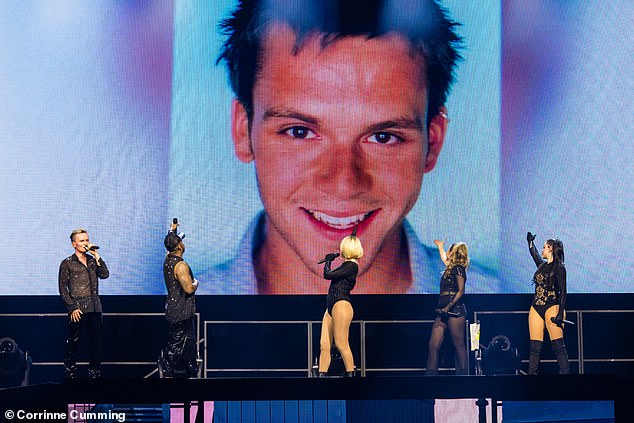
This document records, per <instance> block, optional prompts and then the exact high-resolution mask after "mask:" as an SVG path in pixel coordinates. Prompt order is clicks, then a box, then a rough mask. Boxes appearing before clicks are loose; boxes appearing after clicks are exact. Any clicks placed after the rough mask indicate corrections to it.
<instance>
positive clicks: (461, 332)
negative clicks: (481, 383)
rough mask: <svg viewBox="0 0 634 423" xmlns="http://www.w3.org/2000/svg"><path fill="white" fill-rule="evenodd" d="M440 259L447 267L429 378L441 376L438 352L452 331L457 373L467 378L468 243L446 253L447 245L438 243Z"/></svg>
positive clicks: (431, 340)
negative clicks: (464, 299) (465, 301)
mask: <svg viewBox="0 0 634 423" xmlns="http://www.w3.org/2000/svg"><path fill="white" fill-rule="evenodd" d="M434 244H436V247H438V253H439V254H440V259H441V260H442V261H443V263H444V264H445V266H447V268H446V269H445V271H444V272H443V275H442V278H441V279H440V296H439V297H438V307H437V308H436V319H435V320H434V325H433V326H432V329H431V336H430V338H429V355H428V356H427V372H426V374H427V375H429V376H435V375H437V374H438V351H439V350H440V347H441V345H442V343H443V340H444V338H445V331H446V330H447V329H449V333H450V334H451V340H452V341H453V345H454V348H455V349H456V374H457V375H466V374H467V373H468V369H467V349H466V347H465V324H466V316H467V309H466V308H465V305H464V301H463V295H464V290H465V282H466V281H467V272H466V269H467V267H469V251H468V248H467V244H465V243H464V242H460V243H457V244H453V245H452V246H451V247H450V248H449V251H447V252H445V247H444V244H445V243H444V242H443V241H439V240H435V241H434Z"/></svg>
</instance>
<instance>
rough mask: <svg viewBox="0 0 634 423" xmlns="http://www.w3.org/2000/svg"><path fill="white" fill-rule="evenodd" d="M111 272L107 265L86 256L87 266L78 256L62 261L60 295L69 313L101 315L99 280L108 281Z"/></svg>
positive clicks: (74, 255) (59, 283) (60, 267)
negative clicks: (94, 313)
mask: <svg viewBox="0 0 634 423" xmlns="http://www.w3.org/2000/svg"><path fill="white" fill-rule="evenodd" d="M108 276H110V271H109V270H108V267H107V266H106V263H105V262H104V261H103V260H102V259H99V265H97V261H96V260H95V258H94V257H92V256H91V255H86V266H84V264H83V263H82V262H81V261H79V257H77V255H76V254H73V255H71V256H70V257H67V258H65V259H64V260H62V262H61V264H60V265H59V276H58V279H57V280H58V285H59V295H61V297H62V300H63V301H64V305H65V306H66V309H67V310H68V312H69V313H72V312H73V311H74V310H77V309H79V310H81V312H82V313H92V312H96V313H101V301H100V300H99V279H107V278H108Z"/></svg>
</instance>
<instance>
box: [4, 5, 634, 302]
mask: <svg viewBox="0 0 634 423" xmlns="http://www.w3.org/2000/svg"><path fill="white" fill-rule="evenodd" d="M159 3H160V4H159ZM249 3H250V2H249ZM301 3H302V2H297V1H291V2H289V1H273V0H270V1H262V2H258V6H257V8H256V10H255V11H252V12H251V11H249V10H248V8H244V7H243V8H239V7H240V5H239V2H238V1H237V0H236V1H214V2H207V1H195V2H181V1H172V2H167V1H166V2H141V3H121V4H119V3H117V4H109V5H104V4H100V5H87V4H84V3H83V2H73V1H68V2H64V3H62V4H61V6H60V8H58V9H56V10H55V11H50V10H48V8H38V7H37V4H38V3H37V2H34V3H29V4H24V3H21V4H6V5H2V6H1V7H2V8H3V9H5V10H4V11H3V13H2V16H4V17H6V16H13V17H14V18H12V19H11V20H6V19H5V20H6V22H2V23H3V25H2V29H0V39H2V41H3V45H5V46H7V48H6V49H3V52H2V53H0V65H1V67H0V69H1V70H0V91H1V92H2V102H0V110H1V111H2V114H1V117H0V140H1V142H0V152H1V153H2V157H3V159H4V160H3V170H2V171H1V172H2V178H1V179H0V192H1V193H2V197H3V201H2V203H1V204H0V213H1V215H2V216H3V219H5V222H6V224H5V236H6V237H7V239H9V240H11V239H12V240H18V239H23V238H24V237H25V235H27V234H28V238H29V240H30V241H29V243H28V248H26V249H24V248H21V249H16V245H17V244H16V242H13V241H12V242H4V243H2V244H1V246H0V249H1V250H2V251H0V272H2V275H3V277H2V279H0V294H5V295H16V294H27V295H28V294H52V295H53V294H56V293H57V283H56V282H57V281H56V277H57V268H58V266H59V263H60V261H61V260H62V259H63V258H64V257H66V256H68V255H70V254H72V252H73V250H72V248H71V245H70V242H69V239H68V235H69V234H70V232H71V231H72V230H73V229H75V228H76V227H85V228H86V229H88V230H89V232H90V234H91V240H92V241H93V242H94V243H97V244H99V245H100V246H101V249H100V251H102V254H101V255H102V257H103V258H104V260H105V261H106V262H107V263H108V267H109V268H110V271H111V277H110V279H108V280H107V281H105V282H103V283H102V286H101V292H102V293H104V294H126V295H135V294H138V295H147V294H163V293H164V290H165V288H164V284H163V280H162V262H163V258H164V255H165V250H164V248H163V245H162V238H163V236H164V234H165V232H166V231H167V228H168V226H169V222H170V221H171V217H173V216H177V217H179V220H180V222H181V229H182V230H184V231H186V232H187V240H188V250H187V253H186V257H185V258H186V259H187V260H188V262H189V263H190V265H191V267H192V269H193V271H194V273H195V274H196V276H197V277H198V279H199V280H200V284H201V285H200V288H199V291H198V294H199V295H200V294H304V293H324V292H325V291H326V290H327V288H328V282H327V281H325V280H323V278H322V277H321V271H322V267H321V266H322V265H318V264H317V262H318V261H319V260H320V259H321V258H323V256H324V255H325V254H326V253H329V252H334V251H337V250H338V248H339V241H340V240H341V238H343V237H344V236H346V235H349V234H350V232H351V231H352V229H353V228H354V227H357V230H358V235H359V237H360V239H361V241H362V243H363V245H364V249H365V255H364V257H363V258H361V259H360V260H359V264H360V274H359V277H358V282H357V286H356V287H355V292H358V293H374V294H390V293H435V292H437V290H438V279H439V277H440V272H441V270H442V268H443V265H442V262H441V260H440V258H439V257H438V252H437V250H436V249H435V247H434V244H433V241H434V240H435V239H443V240H445V241H446V242H447V243H448V244H450V243H452V242H459V241H462V242H466V243H467V244H468V246H469V255H470V258H471V266H470V268H469V270H468V274H467V292H468V293H495V292H500V293H514V292H516V293H522V292H531V290H532V286H531V278H532V273H533V271H534V269H533V268H532V266H533V264H532V260H531V259H530V256H529V255H528V250H527V247H526V240H525V238H526V232H527V231H532V232H536V233H537V235H538V240H537V241H541V242H543V241H545V240H546V239H547V238H555V237H558V238H561V239H562V240H563V241H564V245H565V248H566V263H567V270H568V278H569V283H568V289H569V291H570V292H618V291H625V292H632V288H631V287H629V285H627V284H626V283H625V282H624V281H623V280H622V279H619V278H618V277H616V275H619V274H625V273H626V270H627V269H629V268H631V266H632V264H633V263H632V258H628V257H623V256H622V255H620V254H618V252H617V250H616V249H608V250H609V251H606V252H604V253H603V256H602V261H604V264H603V265H599V264H597V262H598V261H599V260H595V259H590V250H589V247H590V246H591V245H596V243H597V242H599V243H600V244H607V245H619V244H620V242H622V240H623V239H624V237H625V238H629V237H631V236H632V235H633V234H632V233H631V231H632V229H631V228H630V226H628V225H627V224H626V223H628V221H630V220H631V209H632V205H634V198H633V195H632V194H631V193H630V191H629V189H628V181H629V180H630V179H631V178H632V171H631V166H629V165H628V164H627V163H626V162H625V161H626V157H628V156H629V155H630V154H631V153H632V152H633V151H632V149H633V147H632V145H633V143H631V142H630V140H629V138H627V137H629V134H630V133H632V129H633V128H632V126H633V124H632V123H631V122H630V121H629V120H627V119H625V118H624V117H623V116H624V115H625V114H627V113H625V114H624V113H623V110H628V111H629V110H631V109H632V104H631V103H632V100H631V99H629V98H624V97H623V95H622V94H621V91H622V90H619V89H618V83H617V82H618V81H629V80H630V78H631V75H627V72H631V71H629V70H628V69H629V68H627V67H625V66H618V63H621V62H622V61H623V58H622V57H623V56H627V55H626V54H625V52H626V49H627V48H628V47H627V43H625V40H624V39H622V38H618V37H617V38H614V37H612V35H611V34H614V33H618V31H619V30H622V31H624V32H623V33H627V32H626V31H625V29H626V28H627V20H628V19H627V17H628V16H631V15H632V14H631V10H630V11H624V10H622V8H620V9H618V10H617V8H613V7H607V8H606V7H602V8H601V10H602V13H603V15H597V14H595V13H588V8H592V7H596V4H594V3H596V2H584V4H583V5H570V4H566V5H553V4H551V2H544V3H543V4H541V3H537V4H533V5H531V6H530V7H528V6H522V5H518V4H516V2H502V3H500V2H496V1H490V2H487V4H486V5H483V4H482V3H478V4H473V5H472V4H471V3H472V2H458V1H444V2H440V3H441V4H442V7H443V9H442V11H440V9H437V8H436V7H435V5H434V4H433V3H431V2H429V1H424V0H421V1H407V2H405V1H397V0H391V1H382V2H376V6H377V7H376V9H374V7H373V6H372V5H365V7H363V8H358V9H355V7H357V6H355V3H357V2H346V4H347V6H346V7H341V8H334V9H328V8H327V7H325V6H324V5H323V4H322V2H314V1H311V2H306V3H305V4H304V5H303V6H301V5H300V4H301ZM323 3H324V4H331V3H333V2H323ZM370 3H372V2H370ZM593 4H594V6H593ZM4 12H6V13H4ZM527 14H528V16H530V17H531V19H525V18H524V16H527ZM350 16H355V19H354V20H350ZM439 19H440V22H441V23H440V24H439V23H438V22H439ZM221 22H224V24H223V25H222V28H221V27H220V26H219V25H220V24H221ZM453 22H456V23H458V25H454V24H453ZM554 22H556V23H557V25H551V24H552V23H554ZM602 22H610V25H602ZM369 23H371V25H370V24H369ZM232 25H233V26H232ZM239 25H246V26H247V27H249V28H251V29H253V30H254V31H255V32H254V34H252V35H254V36H253V37H251V38H252V39H255V40H256V42H255V43H254V44H253V45H248V46H246V47H245V46H238V47H242V49H240V48H237V47H236V45H235V44H236V42H235V39H234V40H233V41H232V39H231V35H232V34H236V33H239V31H237V30H236V26H239ZM368 25H370V26H368ZM551 27H552V28H553V29H552V30H549V29H548V28H551ZM555 28H556V30H555ZM430 31H431V33H430ZM442 31H450V33H446V32H445V33H442ZM440 33H442V34H441V35H442V36H440V35H439V34H440ZM452 34H455V35H456V37H455V38H452ZM430 37H431V38H433V39H434V43H432V44H433V45H430V43H429V39H430ZM443 37H444V42H445V47H444V48H445V50H442V53H443V54H444V55H440V56H434V49H438V45H437V44H438V42H441V41H443ZM447 37H449V38H447ZM459 39H460V40H459ZM439 40H440V41H439ZM571 40H575V42H574V43H573V42H571ZM232 42H233V45H232ZM447 46H449V48H448V49H447V48H446V47H447ZM232 53H233V54H234V56H233V58H231V57H229V56H230V54H232ZM454 53H455V54H459V55H460V56H461V57H462V60H460V59H459V58H458V57H457V56H452V54H454ZM447 54H449V56H447ZM219 57H220V58H221V59H220V61H219V62H218V63H217V59H218V58H219ZM232 60H233V62H232ZM439 61H440V64H441V67H444V70H445V72H446V75H445V79H446V83H447V85H446V87H445V88H446V89H443V88H441V89H440V92H441V93H444V94H446V95H441V96H440V97H439V96H438V91H439V89H438V85H437V84H438V81H437V80H436V79H433V78H432V80H431V81H430V77H429V76H430V69H431V70H433V69H434V66H437V65H438V64H439ZM238 62H240V63H241V69H242V70H240V71H239V72H238V71H237V70H236V68H235V67H234V68H232V67H231V64H232V63H233V64H236V63H238ZM249 63H251V65H252V67H253V68H252V69H251V71H250V70H249V69H248V68H249ZM227 65H230V66H229V69H233V74H232V73H230V72H228V67H227ZM245 67H246V68H247V70H246V71H243V69H244V68H245ZM431 73H432V74H433V75H436V73H435V72H433V71H432V72H431ZM439 98H440V101H439V102H438V101H435V100H434V99H436V100H438V99H439ZM430 99H431V103H430ZM608 99H609V101H608ZM597 104H601V107H600V108H599V109H600V113H599V110H597V109H598V108H597V107H596V105H597ZM617 104H618V110H617ZM591 105H592V106H591ZM599 135H600V137H599ZM628 153H629V154H628ZM628 216H629V217H628ZM628 235H629V236H628ZM611 254H612V255H611ZM336 264H337V262H336V263H335V265H336ZM608 274H612V275H615V277H614V278H606V277H605V276H606V275H608ZM596 281H602V282H601V284H597V283H596Z"/></svg>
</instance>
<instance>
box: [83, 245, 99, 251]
mask: <svg viewBox="0 0 634 423" xmlns="http://www.w3.org/2000/svg"><path fill="white" fill-rule="evenodd" d="M86 249H87V250H88V251H95V250H98V249H99V246H98V245H91V246H90V247H88V246H86Z"/></svg>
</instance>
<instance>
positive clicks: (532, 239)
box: [526, 232, 544, 267]
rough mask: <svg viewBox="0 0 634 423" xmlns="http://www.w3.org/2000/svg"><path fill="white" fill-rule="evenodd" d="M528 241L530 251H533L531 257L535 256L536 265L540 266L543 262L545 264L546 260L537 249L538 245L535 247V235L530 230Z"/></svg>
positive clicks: (527, 235) (527, 236)
mask: <svg viewBox="0 0 634 423" xmlns="http://www.w3.org/2000/svg"><path fill="white" fill-rule="evenodd" d="M526 241H528V251H529V252H530V253H531V257H532V258H533V261H534V262H535V266H537V267H539V266H541V265H542V264H544V260H543V259H542V256H541V255H540V254H539V252H538V251H537V247H535V235H533V234H532V233H530V232H528V233H527V234H526Z"/></svg>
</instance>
